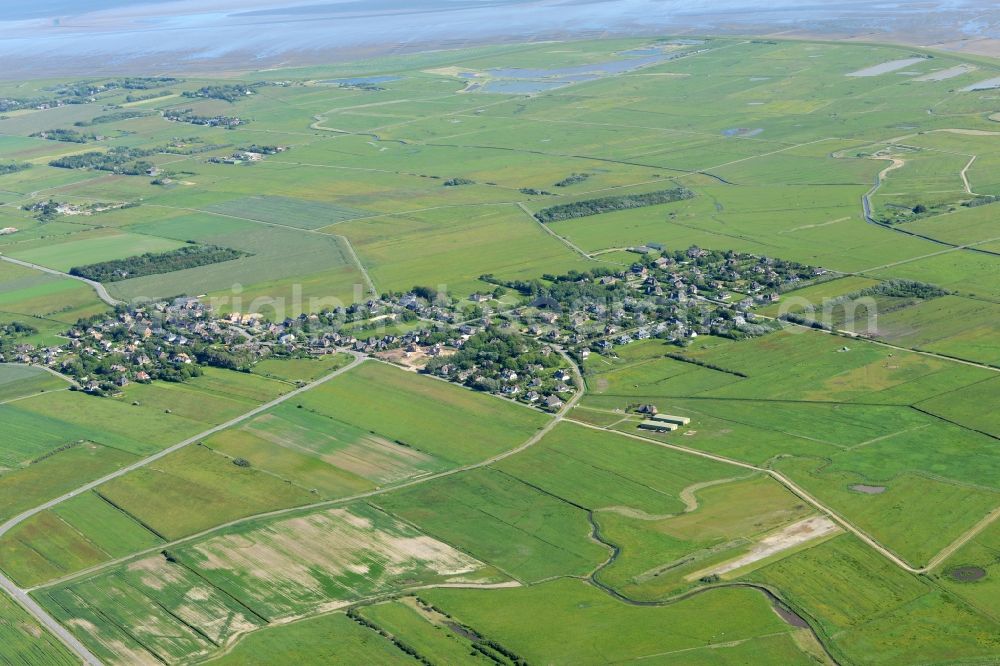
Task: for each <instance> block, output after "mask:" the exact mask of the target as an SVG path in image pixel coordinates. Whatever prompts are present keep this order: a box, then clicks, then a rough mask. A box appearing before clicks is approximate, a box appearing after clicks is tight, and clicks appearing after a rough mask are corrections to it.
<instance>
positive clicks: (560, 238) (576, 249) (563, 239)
mask: <svg viewBox="0 0 1000 666" xmlns="http://www.w3.org/2000/svg"><path fill="white" fill-rule="evenodd" d="M517 207H518V208H520V209H521V211H523V212H524V214H525V215H527V216H528V217H530V218H531V221H532V222H534V223H535V224H538V225H539V226H541V227H542V229H543V230H544V231H545V233H547V234H549V235H550V236H552V237H553V238H555V239H557V240H558V241H559V242H560V243H562V244H563V245H565V246H566V247H568V248H569V249H571V250H573V251H574V252H576V253H577V254H579V255H580V256H582V257H583V258H584V259H586V260H588V261H599V259H594V257H592V256H591V255H589V254H587V253H586V252H584V251H583V250H582V249H580V247H579V246H577V245H576V244H575V243H573V241H571V240H569V239H568V238H566V237H564V236H560V235H559V234H557V233H556V232H554V231H552V230H551V229H549V227H548V226H547V225H546V224H545V223H544V222H542V221H540V220H539V219H538V218H537V217H535V215H534V213H532V212H531V211H530V210H528V207H527V206H525V205H524V204H523V203H521V202H520V201H519V202H517Z"/></svg>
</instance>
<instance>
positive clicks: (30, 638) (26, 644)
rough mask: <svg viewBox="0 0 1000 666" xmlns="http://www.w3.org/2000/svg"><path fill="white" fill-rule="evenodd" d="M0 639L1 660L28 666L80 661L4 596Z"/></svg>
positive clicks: (1, 601) (70, 663) (0, 607)
mask: <svg viewBox="0 0 1000 666" xmlns="http://www.w3.org/2000/svg"><path fill="white" fill-rule="evenodd" d="M0 637H2V639H3V643H2V645H3V651H4V652H3V653H4V660H5V661H8V662H10V663H12V664H26V665H29V666H47V665H49V664H52V665H56V664H58V665H62V664H65V665H66V666H70V665H72V664H77V663H79V661H78V660H77V658H76V656H75V655H74V654H73V653H71V652H70V651H69V650H68V649H66V647H64V646H63V644H62V643H60V642H59V641H58V640H57V639H56V638H54V637H53V636H52V635H51V634H49V633H48V632H47V631H45V630H44V629H42V627H40V626H39V625H38V624H37V623H36V622H35V621H34V618H32V617H31V616H30V615H28V614H27V613H26V612H25V611H24V610H23V609H22V608H21V607H20V606H18V605H16V604H15V603H14V602H13V601H12V600H11V599H10V598H9V597H8V596H7V595H6V594H5V595H3V596H2V597H0Z"/></svg>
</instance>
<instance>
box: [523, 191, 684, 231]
mask: <svg viewBox="0 0 1000 666" xmlns="http://www.w3.org/2000/svg"><path fill="white" fill-rule="evenodd" d="M693 196H694V192H692V191H691V190H689V189H687V188H686V187H675V188H673V189H669V190H659V191H656V192H645V193H643V194H623V195H621V196H615V197H601V198H599V199H585V200H583V201H575V202H573V203H568V204H560V205H558V206H551V207H549V208H543V209H542V210H540V211H538V212H537V213H535V219H537V220H538V221H539V222H559V221H560V220H571V219H573V218H577V217H587V216H589V215H600V214H601V213H611V212H614V211H617V210H628V209H631V208H644V207H646V206H657V205H659V204H665V203H671V202H673V201H680V200H682V199H690V198H692V197H693Z"/></svg>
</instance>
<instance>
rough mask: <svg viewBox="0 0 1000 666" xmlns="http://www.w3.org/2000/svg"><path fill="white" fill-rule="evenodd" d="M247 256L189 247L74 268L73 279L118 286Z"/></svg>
mask: <svg viewBox="0 0 1000 666" xmlns="http://www.w3.org/2000/svg"><path fill="white" fill-rule="evenodd" d="M245 256H248V253H247V252H242V251H240V250H234V249H233V248H229V247H219V246H217V245H186V246H184V247H180V248H177V249H176V250H170V251H168V252H146V253H145V254H140V255H137V256H134V257H126V258H124V259H113V260H111V261H101V262H98V263H96V264H88V265H86V266H74V267H73V268H71V269H69V274H70V275H75V276H77V277H82V278H86V279H88V280H94V281H95V282H117V281H119V280H127V279H130V278H134V277H142V276H144V275H159V274H160V273H172V272H173V271H179V270H182V269H185V268H195V267H197V266H205V265H208V264H217V263H220V262H223V261H230V260H232V259H239V258H240V257H245Z"/></svg>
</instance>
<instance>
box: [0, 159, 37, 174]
mask: <svg viewBox="0 0 1000 666" xmlns="http://www.w3.org/2000/svg"><path fill="white" fill-rule="evenodd" d="M30 168H31V162H8V163H6V164H0V176H6V175H7V174H9V173H17V172H18V171H24V170H25V169H30Z"/></svg>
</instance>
